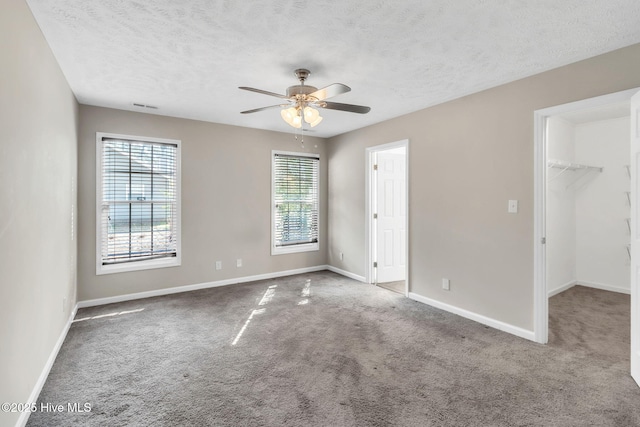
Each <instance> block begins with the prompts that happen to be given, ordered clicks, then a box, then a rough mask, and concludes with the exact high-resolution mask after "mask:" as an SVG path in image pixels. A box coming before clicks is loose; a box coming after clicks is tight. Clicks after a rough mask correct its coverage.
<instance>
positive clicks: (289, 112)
mask: <svg viewBox="0 0 640 427" xmlns="http://www.w3.org/2000/svg"><path fill="white" fill-rule="evenodd" d="M280 116H282V120H284V121H285V122H287V123H288V124H290V125H291V126H293V120H294V118H296V117H298V110H296V109H295V107H291V108H285V109H283V110H281V111H280ZM294 127H295V126H294Z"/></svg>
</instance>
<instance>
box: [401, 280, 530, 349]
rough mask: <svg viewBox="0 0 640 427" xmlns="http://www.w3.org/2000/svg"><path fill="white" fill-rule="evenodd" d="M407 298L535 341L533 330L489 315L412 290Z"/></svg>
mask: <svg viewBox="0 0 640 427" xmlns="http://www.w3.org/2000/svg"><path fill="white" fill-rule="evenodd" d="M409 298H411V299H412V300H414V301H418V302H421V303H423V304H427V305H430V306H432V307H435V308H439V309H440V310H444V311H447V312H449V313H453V314H457V315H458V316H462V317H464V318H466V319H469V320H473V321H474V322H478V323H482V324H483V325H487V326H490V327H492V328H495V329H498V330H500V331H503V332H507V333H509V334H512V335H515V336H517V337H520V338H524V339H526V340H529V341H535V339H534V338H535V337H534V333H533V331H529V330H527V329H522V328H519V327H517V326H513V325H510V324H508V323H504V322H501V321H499V320H496V319H492V318H490V317H486V316H483V315H481V314H477V313H474V312H471V311H467V310H464V309H462V308H458V307H456V306H453V305H449V304H445V303H443V302H440V301H436V300H434V299H431V298H427V297H423V296H421V295H418V294H414V293H413V292H409Z"/></svg>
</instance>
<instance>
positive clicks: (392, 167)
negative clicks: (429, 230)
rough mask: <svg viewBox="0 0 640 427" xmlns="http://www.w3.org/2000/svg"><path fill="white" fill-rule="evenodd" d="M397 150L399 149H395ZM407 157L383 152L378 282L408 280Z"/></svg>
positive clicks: (379, 179) (379, 183) (379, 182)
mask: <svg viewBox="0 0 640 427" xmlns="http://www.w3.org/2000/svg"><path fill="white" fill-rule="evenodd" d="M393 151H396V150H393ZM405 159H406V154H402V153H395V152H385V151H380V152H378V153H377V165H378V169H377V173H376V175H377V176H376V198H377V212H375V213H376V214H377V220H376V255H377V256H376V262H377V266H378V267H377V281H378V283H385V282H395V281H399V280H405V265H406V253H405V248H406V242H405V239H406V228H407V226H406V222H407V213H406V201H405V195H406V191H405V186H406V170H405V167H406V160H405Z"/></svg>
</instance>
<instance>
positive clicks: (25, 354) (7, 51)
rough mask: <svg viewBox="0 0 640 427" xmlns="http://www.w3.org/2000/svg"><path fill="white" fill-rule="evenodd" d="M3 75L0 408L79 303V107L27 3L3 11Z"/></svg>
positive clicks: (16, 394)
mask: <svg viewBox="0 0 640 427" xmlns="http://www.w3.org/2000/svg"><path fill="white" fill-rule="evenodd" d="M0 70H1V71H0V76H1V78H0V129H2V140H1V141H0V402H16V403H17V402H28V401H29V397H30V394H31V392H32V390H33V389H34V386H35V385H36V383H37V380H38V377H39V375H40V373H41V372H42V369H43V367H45V366H46V362H47V359H48V358H49V356H50V355H51V352H52V351H53V349H54V348H55V345H56V342H57V341H58V338H59V337H60V334H61V333H62V331H63V330H64V328H65V325H66V322H67V320H68V319H69V316H70V314H71V311H72V309H73V307H74V305H75V302H76V300H75V294H76V241H75V236H76V234H77V233H76V227H75V218H77V215H76V211H75V205H76V170H77V158H76V143H77V123H78V104H77V103H76V100H75V98H74V96H73V94H72V93H71V90H70V89H69V86H68V85H67V82H66V80H65V78H64V76H63V75H62V72H61V71H60V69H59V68H58V65H57V62H56V61H55V59H54V57H53V55H52V53H51V51H50V49H49V46H48V45H47V43H46V41H45V40H44V37H43V36H42V34H41V32H40V29H39V28H38V26H37V24H36V22H35V20H34V19H33V16H32V15H31V11H30V10H29V8H28V7H27V5H26V3H25V2H24V1H3V2H2V4H1V5H0ZM65 298H66V304H65V305H64V306H63V300H64V299H65ZM19 415H20V414H17V413H5V412H0V425H3V426H4V425H13V424H15V423H16V421H17V420H18V416H19Z"/></svg>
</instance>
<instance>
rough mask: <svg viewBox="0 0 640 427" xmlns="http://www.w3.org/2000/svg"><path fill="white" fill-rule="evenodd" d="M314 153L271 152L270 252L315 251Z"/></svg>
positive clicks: (316, 182)
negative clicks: (271, 207) (271, 214)
mask: <svg viewBox="0 0 640 427" xmlns="http://www.w3.org/2000/svg"><path fill="white" fill-rule="evenodd" d="M319 169H320V159H319V158H318V155H317V154H302V153H285V152H277V151H274V152H273V167H272V184H273V190H272V202H273V205H272V206H273V217H272V218H273V220H272V222H273V230H272V248H271V254H272V255H277V254H285V253H293V252H305V251H317V250H318V223H319V219H318V216H319V215H318V213H319V174H320V172H319Z"/></svg>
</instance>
